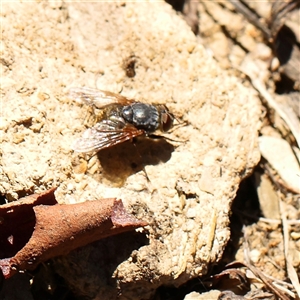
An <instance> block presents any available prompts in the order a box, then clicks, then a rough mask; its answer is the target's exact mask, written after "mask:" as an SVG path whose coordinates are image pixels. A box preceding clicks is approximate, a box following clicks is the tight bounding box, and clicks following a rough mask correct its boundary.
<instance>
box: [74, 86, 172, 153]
mask: <svg viewBox="0 0 300 300" xmlns="http://www.w3.org/2000/svg"><path fill="white" fill-rule="evenodd" d="M69 96H70V97H71V98H72V99H74V100H75V101H77V102H79V103H84V104H87V105H90V106H93V107H95V108H98V109H100V112H101V113H100V114H99V115H98V116H96V119H97V121H96V124H95V125H94V126H92V127H91V128H88V129H87V130H86V131H85V132H84V133H83V135H82V137H81V138H79V139H77V140H76V141H75V143H74V144H73V147H72V148H73V150H75V151H76V152H83V153H87V152H93V151H96V152H98V151H100V150H102V149H105V148H109V147H112V146H114V145H117V144H120V143H123V142H125V141H128V140H132V139H133V138H135V137H138V136H142V135H145V136H149V135H151V134H153V133H154V132H156V131H161V132H167V131H169V130H170V129H171V128H172V127H173V121H174V115H173V114H172V113H171V112H170V111H169V109H168V108H167V106H166V105H162V104H146V103H142V102H138V101H134V100H131V99H128V98H126V97H124V96H121V95H119V94H115V93H112V92H108V91H102V90H97V89H91V88H85V87H82V88H72V89H70V91H69Z"/></svg>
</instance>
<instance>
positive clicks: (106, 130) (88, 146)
mask: <svg viewBox="0 0 300 300" xmlns="http://www.w3.org/2000/svg"><path fill="white" fill-rule="evenodd" d="M120 125H123V126H124V127H122V128H120V127H121V126H120ZM144 133H145V131H144V130H140V129H136V128H135V127H133V126H131V125H126V124H124V123H122V124H120V122H114V121H110V120H104V121H102V122H100V123H97V124H96V125H95V126H93V127H92V128H89V129H87V130H86V131H85V132H84V133H83V136H82V137H81V138H79V139H78V140H76V141H75V143H74V144H73V147H72V148H73V150H74V151H76V152H82V153H87V152H93V151H100V150H102V149H104V148H108V147H112V146H114V145H117V144H120V143H123V142H125V141H127V140H130V139H133V138H134V137H136V136H139V135H143V134H144Z"/></svg>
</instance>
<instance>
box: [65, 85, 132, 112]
mask: <svg viewBox="0 0 300 300" xmlns="http://www.w3.org/2000/svg"><path fill="white" fill-rule="evenodd" d="M68 96H69V97H70V98H71V99H74V100H75V101H76V102H78V103H85V104H87V105H94V106H95V107H97V108H102V107H104V106H107V105H110V104H114V103H119V104H122V105H130V104H132V103H134V102H135V101H133V100H130V99H127V98H126V97H124V96H121V95H119V94H115V93H112V92H108V91H102V90H97V89H92V88H87V87H80V88H79V87H74V88H71V89H70V90H69V93H68Z"/></svg>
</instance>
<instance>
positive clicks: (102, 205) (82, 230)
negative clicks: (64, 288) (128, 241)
mask: <svg viewBox="0 0 300 300" xmlns="http://www.w3.org/2000/svg"><path fill="white" fill-rule="evenodd" d="M54 191H55V189H51V190H48V191H46V192H44V193H42V194H39V195H32V196H29V197H26V198H23V199H21V200H19V201H16V202H12V203H9V204H6V205H2V206H0V220H1V222H0V228H1V230H0V243H1V246H0V255H1V257H0V269H1V270H2V273H3V275H4V277H5V278H9V277H11V276H12V275H14V274H15V273H17V272H18V271H19V270H33V269H35V268H36V267H37V265H38V264H40V263H41V262H43V261H46V260H48V259H50V258H53V257H56V256H60V255H65V254H67V253H69V252H70V251H71V250H74V249H76V248H78V247H82V246H84V245H87V244H89V243H91V242H94V241H96V240H99V239H102V238H105V237H108V236H111V235H115V234H118V233H121V232H125V231H129V230H132V229H135V228H137V227H141V226H145V225H147V223H146V222H144V221H140V220H138V219H136V218H135V217H134V216H132V215H130V214H128V213H127V212H126V210H125V208H124V206H123V203H122V201H121V200H117V199H115V198H108V199H100V200H95V201H87V202H84V203H77V204H58V203H57V201H56V199H55V195H54Z"/></svg>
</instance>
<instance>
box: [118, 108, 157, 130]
mask: <svg viewBox="0 0 300 300" xmlns="http://www.w3.org/2000/svg"><path fill="white" fill-rule="evenodd" d="M122 113H123V117H124V119H125V120H126V121H127V122H129V123H131V124H133V125H134V126H135V127H136V128H138V129H144V130H146V131H149V132H153V131H155V130H156V129H157V128H158V126H159V114H158V111H157V109H156V107H155V106H153V105H150V104H144V103H134V104H132V105H128V106H125V107H124V108H123V112H122Z"/></svg>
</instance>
